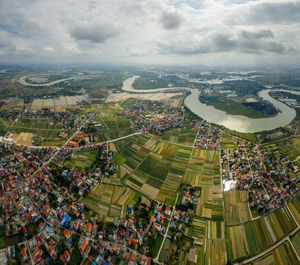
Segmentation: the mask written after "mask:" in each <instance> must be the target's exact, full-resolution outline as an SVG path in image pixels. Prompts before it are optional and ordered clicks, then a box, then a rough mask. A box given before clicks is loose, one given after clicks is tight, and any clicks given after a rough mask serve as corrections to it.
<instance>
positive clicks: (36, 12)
mask: <svg viewBox="0 0 300 265" xmlns="http://www.w3.org/2000/svg"><path fill="white" fill-rule="evenodd" d="M24 6H26V8H24ZM299 8H300V5H299V1H296V0H274V1H273V0H272V1H271V0H259V1H255V0H253V1H246V0H239V1H230V0H218V1H213V0H203V1H198V0H186V1H185V0H143V1H140V0H122V1H119V0H102V1H81V0H64V1H60V0H43V1H37V0H15V1H11V0H1V1H0V50H1V51H2V53H0V60H1V61H9V60H15V62H18V61H24V58H26V60H27V61H28V60H29V58H28V57H22V56H27V54H30V55H31V58H32V60H33V59H34V60H35V61H39V60H41V61H42V60H43V59H44V58H45V57H47V56H50V54H51V59H52V60H53V61H55V60H56V59H57V61H60V60H61V58H65V62H68V60H71V59H70V58H72V61H78V62H102V61H111V62H115V63H117V62H119V61H122V62H124V61H126V62H129V63H130V62H131V61H132V60H135V61H139V62H141V63H144V62H145V63H147V62H151V63H155V62H157V63H161V62H164V63H167V62H172V63H174V62H175V63H176V62H178V63H182V62H183V61H184V62H185V63H189V62H191V63H195V62H197V61H198V62H200V61H201V63H205V60H207V61H208V62H211V61H212V60H211V59H209V60H208V59H207V58H208V57H210V58H216V57H218V56H221V55H220V54H222V58H226V57H228V58H230V59H228V62H230V63H234V60H236V62H240V61H241V59H243V60H242V61H243V62H245V63H247V61H249V62H253V61H256V60H257V58H262V54H263V55H264V60H266V61H268V60H269V61H270V62H273V61H274V60H278V61H280V60H281V59H282V56H286V58H293V59H295V58H299V57H300V56H299V49H300V21H299V14H300V12H298V11H299ZM258 14H259V15H258ZM277 18H278V19H277ZM245 54H247V56H245ZM231 58H234V60H233V59H231ZM224 60H226V59H224Z"/></svg>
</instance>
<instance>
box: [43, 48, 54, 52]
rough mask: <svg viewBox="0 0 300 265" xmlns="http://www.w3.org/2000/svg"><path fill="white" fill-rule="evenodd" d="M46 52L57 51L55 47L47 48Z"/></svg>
mask: <svg viewBox="0 0 300 265" xmlns="http://www.w3.org/2000/svg"><path fill="white" fill-rule="evenodd" d="M44 50H45V51H47V52H54V51H55V49H54V48H53V47H45V48H44Z"/></svg>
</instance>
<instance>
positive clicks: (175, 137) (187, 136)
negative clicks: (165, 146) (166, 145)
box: [161, 121, 197, 146]
mask: <svg viewBox="0 0 300 265" xmlns="http://www.w3.org/2000/svg"><path fill="white" fill-rule="evenodd" d="M196 135H197V128H195V127H194V123H193V122H191V121H184V126H183V127H182V128H175V129H171V130H170V131H167V132H166V133H165V134H164V135H163V136H162V137H161V139H162V140H165V141H168V142H171V143H178V144H184V145H188V146H193V143H194V141H195V138H196Z"/></svg>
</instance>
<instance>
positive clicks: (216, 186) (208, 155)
mask: <svg viewBox="0 0 300 265" xmlns="http://www.w3.org/2000/svg"><path fill="white" fill-rule="evenodd" d="M183 183H186V184H189V185H191V186H195V187H200V188H201V193H200V196H199V199H198V202H197V207H196V210H195V214H196V215H198V216H200V217H205V218H209V219H214V220H223V198H222V191H221V180H220V163H219V153H218V152H217V151H211V150H202V149H193V152H192V155H191V158H190V160H189V162H188V166H187V169H186V171H185V174H184V178H183Z"/></svg>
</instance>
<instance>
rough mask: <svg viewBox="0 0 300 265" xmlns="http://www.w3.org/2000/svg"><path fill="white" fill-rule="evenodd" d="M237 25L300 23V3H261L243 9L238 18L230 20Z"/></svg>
mask: <svg viewBox="0 0 300 265" xmlns="http://www.w3.org/2000/svg"><path fill="white" fill-rule="evenodd" d="M230 21H233V22H234V23H235V24H254V25H257V24H289V23H299V21H300V2H299V1H288V0H287V1H284V2H276V1H274V2H264V1H262V2H260V1H258V3H255V4H253V5H250V6H249V7H248V8H245V9H242V10H241V13H240V14H238V15H237V16H236V17H232V18H230Z"/></svg>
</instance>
